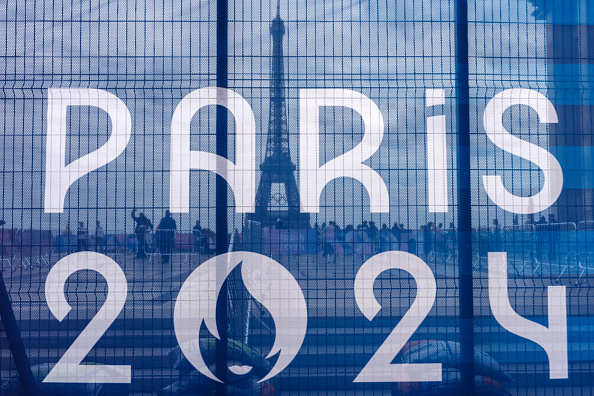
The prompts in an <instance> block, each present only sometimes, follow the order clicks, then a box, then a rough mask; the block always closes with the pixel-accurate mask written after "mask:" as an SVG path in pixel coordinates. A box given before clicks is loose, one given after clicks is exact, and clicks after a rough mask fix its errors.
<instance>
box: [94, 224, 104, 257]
mask: <svg viewBox="0 0 594 396" xmlns="http://www.w3.org/2000/svg"><path fill="white" fill-rule="evenodd" d="M104 238H105V231H104V230H103V227H101V222H100V221H99V220H97V222H96V223H95V251H96V252H99V251H103V243H104V242H103V239H104Z"/></svg>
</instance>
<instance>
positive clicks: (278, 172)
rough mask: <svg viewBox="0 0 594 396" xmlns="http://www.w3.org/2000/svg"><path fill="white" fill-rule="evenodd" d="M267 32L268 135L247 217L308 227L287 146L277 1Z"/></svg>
mask: <svg viewBox="0 0 594 396" xmlns="http://www.w3.org/2000/svg"><path fill="white" fill-rule="evenodd" d="M270 35H271V36H272V57H271V63H270V111H269V120H268V138H267V142H266V154H265V156H264V162H263V163H262V165H260V170H261V171H262V174H261V177H260V184H259V186H258V191H257V193H256V211H255V213H254V214H252V215H250V216H249V219H250V220H254V221H258V222H260V223H261V224H262V226H264V227H270V226H273V225H274V224H275V223H276V222H277V220H278V219H280V220H281V221H282V223H283V224H284V225H285V226H286V227H287V228H309V214H308V213H300V202H299V190H298V189H297V182H296V180H295V169H296V166H295V164H294V163H293V161H292V160H291V153H290V150H289V131H288V125H287V105H286V99H285V98H286V96H285V73H284V57H283V37H284V35H285V22H284V21H283V20H282V19H281V17H280V1H279V2H278V4H277V9H276V17H275V18H274V19H273V20H272V23H271V25H270ZM273 185H277V186H276V187H277V189H276V190H275V191H279V192H278V193H275V194H274V196H273V194H272V193H273ZM283 190H284V191H283Z"/></svg>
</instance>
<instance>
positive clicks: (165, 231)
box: [157, 210, 177, 264]
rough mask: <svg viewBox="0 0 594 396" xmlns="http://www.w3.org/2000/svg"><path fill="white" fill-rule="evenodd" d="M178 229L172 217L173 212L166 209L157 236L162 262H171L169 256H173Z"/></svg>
mask: <svg viewBox="0 0 594 396" xmlns="http://www.w3.org/2000/svg"><path fill="white" fill-rule="evenodd" d="M176 229H177V224H176V222H175V220H174V219H173V217H171V212H169V210H166V211H165V217H163V218H162V219H161V221H160V222H159V225H158V226H157V237H158V240H159V251H160V252H161V263H162V264H166V263H168V262H169V256H171V253H172V252H173V247H174V246H175V230H176Z"/></svg>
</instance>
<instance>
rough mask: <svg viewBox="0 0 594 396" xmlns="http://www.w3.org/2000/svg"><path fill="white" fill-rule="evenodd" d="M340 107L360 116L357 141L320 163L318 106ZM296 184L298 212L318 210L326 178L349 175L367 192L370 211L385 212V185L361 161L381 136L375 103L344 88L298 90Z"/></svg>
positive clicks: (377, 145) (377, 143) (379, 118)
mask: <svg viewBox="0 0 594 396" xmlns="http://www.w3.org/2000/svg"><path fill="white" fill-rule="evenodd" d="M322 106H344V107H348V108H350V109H353V110H354V111H356V112H357V113H359V114H360V115H361V118H362V119H363V126H364V131H363V132H364V133H363V139H362V140H361V143H359V144H358V145H357V146H356V147H355V148H353V149H352V150H351V151H348V152H346V153H344V154H342V155H340V156H339V157H337V158H334V159H333V160H331V161H328V162H327V163H326V164H324V165H322V166H320V107H322ZM299 120H300V122H301V130H300V131H299V185H300V193H301V211H302V212H306V213H317V212H319V211H320V202H319V199H320V195H321V194H322V190H323V189H324V187H325V186H326V184H328V183H329V182H330V181H332V180H334V179H336V178H339V177H350V178H352V179H355V180H358V181H360V182H361V183H362V184H363V186H364V187H365V189H366V190H367V192H368V193H369V200H370V204H371V205H370V206H371V212H388V210H389V206H390V201H389V199H390V198H389V195H388V188H387V187H386V184H385V183H384V180H383V179H382V178H381V176H380V175H379V174H378V173H377V172H376V171H375V170H373V169H372V168H370V167H369V166H367V165H364V164H363V161H365V160H367V159H369V158H370V157H371V156H372V155H373V154H374V153H375V152H376V151H377V149H378V148H379V146H380V144H381V143H382V139H383V137H384V120H383V117H382V114H381V112H380V110H379V108H378V107H377V105H376V104H375V103H374V102H373V101H372V100H371V99H369V98H368V97H367V96H365V95H363V94H360V93H358V92H355V91H351V90H347V89H302V90H301V91H300V92H299Z"/></svg>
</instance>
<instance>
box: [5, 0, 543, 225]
mask: <svg viewBox="0 0 594 396" xmlns="http://www.w3.org/2000/svg"><path fill="white" fill-rule="evenodd" d="M476 3H477V5H476V7H471V9H470V10H469V21H471V24H470V40H469V50H470V53H471V54H472V59H471V65H470V68H471V86H472V87H474V88H473V89H472V90H471V96H472V97H473V98H474V100H473V104H472V106H471V128H472V130H471V134H472V136H473V143H474V145H475V147H476V152H475V155H474V157H473V158H474V161H475V162H473V167H474V169H476V171H475V172H474V173H473V181H474V182H475V199H476V202H477V203H480V204H481V205H482V207H481V208H480V211H481V212H480V213H479V212H478V210H479V209H477V213H475V214H476V215H478V216H476V217H477V218H478V219H479V220H478V221H479V222H482V223H487V222H488V221H489V220H488V218H492V217H500V218H504V219H507V221H510V222H511V216H510V215H509V214H505V213H503V212H502V211H501V210H500V209H497V208H496V206H495V205H494V204H493V203H492V202H489V201H488V199H487V198H486V195H485V193H484V190H483V189H482V187H481V185H480V184H479V183H478V181H479V180H480V179H479V176H480V175H482V174H487V173H494V172H495V170H496V169H501V168H504V167H506V166H505V164H506V163H509V162H510V161H511V155H509V154H506V153H504V152H502V151H501V150H499V149H497V148H496V147H495V146H494V145H492V144H491V143H490V142H489V141H488V140H487V138H486V135H485V134H484V130H483V127H482V124H481V123H482V121H481V120H482V111H483V109H484V106H485V105H486V103H487V101H488V100H489V99H490V98H492V97H493V96H494V95H495V94H496V93H498V92H500V91H502V90H503V89H506V88H516V87H524V88H532V89H536V90H539V91H540V92H543V93H545V94H546V93H547V87H548V86H547V66H546V59H545V54H546V37H545V28H544V25H543V23H542V22H541V21H536V20H534V18H533V17H532V16H531V13H532V11H533V7H532V5H530V4H529V3H527V2H525V1H523V0H511V1H508V0H505V1H503V0H491V1H484V2H476ZM453 4H454V2H453V1H449V0H448V1H446V0H441V1H432V0H414V1H400V2H395V1H383V2H382V1H380V2H375V1H362V2H361V1H354V0H353V1H348V0H344V1H325V2H320V1H313V0H293V1H288V2H282V4H281V6H280V13H281V16H282V18H283V19H284V20H285V21H286V28H287V33H286V35H285V39H284V48H285V55H286V57H285V77H286V79H287V80H286V84H287V109H288V129H289V134H290V136H291V138H290V139H291V151H292V158H293V162H294V163H296V164H298V147H297V139H298V133H299V122H300V120H299V119H298V113H299V101H298V99H297V98H298V95H299V90H300V89H306V88H344V89H351V90H354V91H357V92H360V93H363V94H365V95H367V96H368V97H370V98H371V99H372V100H373V101H374V102H375V103H376V104H377V105H378V106H379V108H380V110H381V112H382V115H383V118H384V121H385V131H384V132H385V136H384V140H383V143H382V145H381V147H380V149H379V150H378V151H377V153H376V154H375V155H374V156H373V157H372V158H371V159H370V160H369V161H368V162H367V165H369V166H371V167H372V168H373V169H376V170H377V171H378V173H379V174H380V175H381V176H382V177H383V178H384V180H385V181H386V184H387V185H388V189H389V192H390V212H389V213H387V214H370V213H369V207H368V201H369V199H368V197H367V193H366V192H365V190H364V189H362V187H361V185H360V184H359V183H358V182H353V181H351V180H344V179H340V180H337V181H335V182H333V183H331V184H329V185H328V186H327V187H326V188H325V190H324V191H323V193H322V198H321V207H322V208H321V211H320V213H319V214H318V215H317V216H314V217H313V219H312V224H313V222H314V221H318V222H319V223H322V222H324V221H328V220H336V221H337V222H338V223H339V224H340V225H342V226H344V225H347V224H355V225H356V224H359V223H360V222H361V221H363V220H375V221H376V222H378V223H380V224H381V223H388V224H392V223H394V222H399V223H404V224H405V225H407V226H410V227H417V226H419V225H420V224H423V223H426V222H428V221H438V222H444V223H446V224H448V223H449V221H452V219H453V218H454V216H455V212H454V209H453V207H452V209H450V211H449V213H447V214H439V215H435V214H430V213H428V210H427V206H426V205H427V198H426V194H427V193H426V188H425V185H426V157H425V123H426V121H425V120H426V118H427V117H428V116H431V115H440V114H444V115H446V123H447V134H448V158H447V162H448V166H449V170H450V171H449V178H448V185H449V186H450V189H449V190H450V196H449V199H450V202H454V201H455V198H456V197H455V163H456V157H455V156H456V149H455V135H454V134H455V128H456V124H455V116H454V115H455V106H454V104H455V99H454V96H455V91H454V88H455V81H454V77H455V76H454V72H455V62H454V60H453V54H455V37H454V28H455V25H454V21H455V12H454V8H453ZM275 13H276V3H275V2H268V1H264V2H259V3H258V2H235V3H233V4H232V6H231V7H230V20H231V23H230V44H229V52H230V58H229V69H230V75H229V86H230V89H232V90H234V91H235V92H237V93H239V94H240V95H242V96H243V97H244V98H245V99H246V100H247V101H248V103H249V104H250V106H251V107H252V109H253V112H254V115H255V119H256V130H257V144H256V147H257V150H256V158H257V163H258V164H259V163H260V162H261V161H262V157H263V154H264V150H265V139H266V133H267V125H268V106H269V90H268V87H269V70H270V52H271V37H270V34H269V26H270V20H271V19H272V18H273V17H274V14H275ZM215 17H216V2H213V1H192V2H188V1H182V2H179V1H170V0H165V1H161V2H156V1H155V2H136V1H119V2H115V1H111V2H79V1H73V2H72V1H63V2H60V1H56V2H34V1H21V2H7V4H4V5H3V6H0V36H3V37H4V38H5V39H4V40H0V73H2V75H3V79H2V81H0V85H1V91H0V92H1V94H2V100H0V115H2V119H3V121H2V122H0V131H1V134H0V136H1V138H0V145H1V150H2V152H3V157H4V161H3V168H2V178H1V179H0V183H1V187H2V204H3V206H2V208H1V215H2V216H3V217H4V219H5V220H6V221H7V223H8V226H11V227H15V228H33V229H40V228H41V229H48V228H51V229H53V230H61V229H64V228H65V226H66V224H67V223H69V224H70V226H71V227H74V226H75V224H76V222H77V221H78V220H83V221H85V223H87V224H89V223H90V224H94V223H95V220H96V219H98V220H100V221H101V222H102V223H103V224H104V227H105V228H106V229H108V230H112V231H125V232H131V231H132V230H133V225H132V222H131V218H130V216H129V212H130V211H131V210H132V209H133V208H135V207H136V208H139V210H141V211H144V212H145V213H147V215H148V216H149V217H150V218H151V219H152V220H153V222H157V221H158V219H159V218H160V217H161V216H162V215H163V212H164V210H165V209H166V208H167V207H168V200H169V198H168V196H169V174H168V171H169V160H170V158H169V150H170V146H169V144H170V143H169V141H170V124H171V116H172V114H173V111H174V109H175V107H176V105H177V104H178V103H179V101H180V100H181V98H183V97H184V96H185V95H187V94H188V93H190V92H191V91H192V90H195V89H198V88H202V87H207V86H215V85H216V75H215V72H216V68H215V65H216V59H215V55H216V37H215ZM50 87H54V88H55V87H62V88H64V87H82V88H98V89H104V90H107V91H109V92H111V93H113V94H115V95H116V96H118V97H119V98H120V99H121V100H122V101H124V103H125V104H126V106H127V107H128V109H129V110H130V113H131V116H132V139H131V141H130V143H129V144H128V147H127V148H126V150H125V152H124V153H123V154H122V155H121V156H120V157H118V159H116V160H115V161H113V162H112V163H110V164H108V165H107V166H104V167H102V168H100V169H99V170H97V171H95V172H93V173H91V174H90V175H88V176H85V177H83V178H82V179H80V180H79V181H78V182H76V183H75V184H74V185H73V186H72V187H71V189H70V191H69V193H68V195H67V197H66V203H65V207H66V209H65V211H64V213H62V214H46V213H44V211H43V186H44V183H45V177H44V170H45V147H46V141H45V134H46V128H47V125H46V116H47V114H46V113H47V89H48V88H50ZM427 88H443V89H445V91H446V104H445V106H443V107H441V108H438V109H434V110H433V109H431V110H428V109H426V108H425V103H424V93H425V89H427ZM506 117H507V118H506V121H505V122H506V125H508V126H509V128H510V130H512V131H514V132H515V133H519V134H521V135H522V136H523V138H524V139H527V140H529V141H531V142H533V143H537V144H539V145H541V146H543V147H546V145H547V144H548V138H547V130H546V128H543V127H542V126H538V122H537V120H536V117H535V115H534V114H532V113H530V112H528V111H519V110H517V109H516V110H514V111H511V112H510V113H509V114H507V115H506ZM230 125H233V123H231V124H230ZM109 130H110V121H109V119H108V117H107V116H106V114H105V113H103V112H102V111H100V110H97V109H93V108H77V109H72V110H71V111H70V112H69V134H68V142H67V147H68V158H67V160H68V161H72V160H74V159H76V158H79V157H80V156H82V155H85V154H87V153H88V152H90V151H93V150H95V149H97V148H98V147H99V146H101V145H102V144H104V143H105V142H106V141H107V138H108V136H109ZM321 130H322V132H321V134H322V136H321V142H322V143H321V146H322V147H321V156H320V157H321V161H322V162H326V161H328V160H330V159H332V158H334V157H336V156H338V155H340V154H342V153H343V152H345V151H347V150H349V149H350V148H352V147H354V146H355V145H356V144H357V143H358V142H359V141H360V139H361V137H362V128H361V119H360V117H359V116H358V115H357V114H355V113H353V112H352V111H351V110H349V109H344V108H334V109H328V110H326V111H325V112H324V113H323V117H322V120H321ZM230 136H233V133H232V132H231V133H230ZM214 147H215V137H214V111H213V109H211V108H209V109H203V110H201V111H200V112H199V113H198V114H197V115H196V116H195V118H194V120H193V122H192V143H191V148H192V149H193V150H203V151H210V152H214ZM233 152H234V145H233V139H230V153H231V156H230V157H231V159H233ZM502 164H503V166H502ZM515 164H518V161H517V159H516V162H515ZM518 167H519V168H522V169H524V170H520V171H516V170H514V171H513V172H512V171H507V172H505V173H503V175H504V180H508V183H510V180H513V181H514V183H513V188H514V189H515V190H514V191H515V192H516V193H517V194H530V193H535V192H536V191H535V189H537V188H538V186H539V185H540V184H539V183H540V182H541V181H540V180H539V178H540V177H541V175H540V172H539V171H538V168H536V167H534V166H531V164H530V163H528V162H527V161H526V163H522V162H521V161H520V163H519V166H518ZM506 175H507V178H506ZM297 178H299V174H298V172H297ZM190 183H191V192H190V194H191V198H190V205H191V210H190V213H189V215H176V218H177V220H178V227H179V228H182V229H189V228H191V227H192V226H193V224H194V222H195V220H196V219H200V220H201V222H202V225H203V226H206V227H210V228H214V224H215V202H214V199H213V198H214V184H215V177H214V176H213V175H212V174H208V173H207V172H204V171H200V172H198V171H194V172H192V175H191V182H190ZM510 185H511V183H510ZM510 188H511V187H510ZM485 211H486V212H485ZM230 212H231V213H232V212H233V210H230ZM230 218H231V219H232V226H236V227H240V225H241V216H239V215H233V214H231V215H230ZM92 227H93V226H91V229H92Z"/></svg>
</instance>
